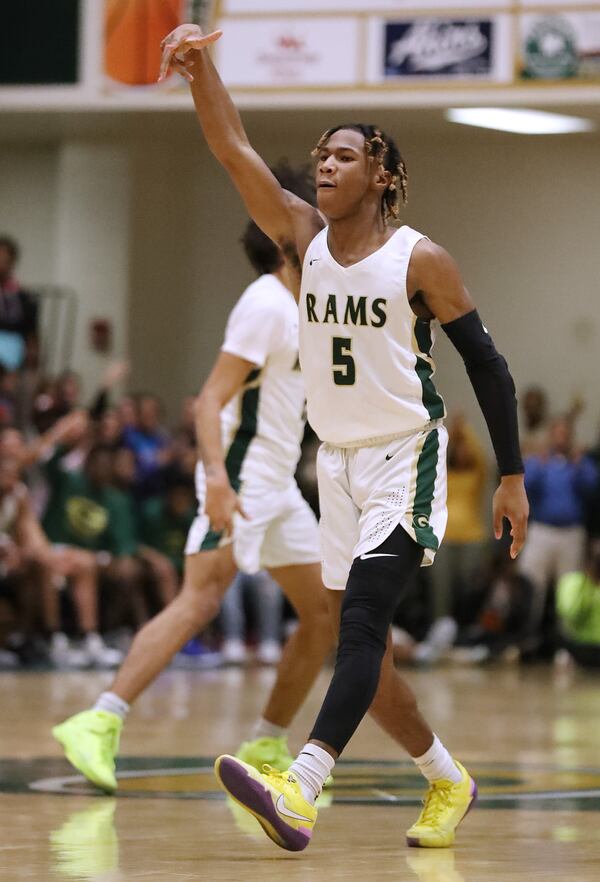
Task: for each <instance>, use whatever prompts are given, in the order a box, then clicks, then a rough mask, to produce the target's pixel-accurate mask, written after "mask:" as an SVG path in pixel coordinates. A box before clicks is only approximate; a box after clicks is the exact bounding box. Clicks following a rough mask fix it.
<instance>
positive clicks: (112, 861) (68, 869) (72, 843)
mask: <svg viewBox="0 0 600 882" xmlns="http://www.w3.org/2000/svg"><path fill="white" fill-rule="evenodd" d="M94 803H95V805H92V806H90V807H89V808H87V809H85V810H84V811H81V812H75V813H74V814H71V815H69V817H68V819H67V820H66V821H65V823H64V824H63V825H62V827H59V828H58V829H57V830H53V831H52V833H51V834H50V852H51V854H52V868H53V869H54V870H55V872H56V873H57V874H59V875H60V876H61V877H62V876H68V877H69V878H72V879H99V878H100V877H102V878H103V879H108V876H109V874H112V873H113V872H114V871H115V870H118V869H119V840H118V839H117V834H116V831H115V827H114V823H113V815H114V813H115V808H116V805H117V801H116V800H115V799H95V800H94Z"/></svg>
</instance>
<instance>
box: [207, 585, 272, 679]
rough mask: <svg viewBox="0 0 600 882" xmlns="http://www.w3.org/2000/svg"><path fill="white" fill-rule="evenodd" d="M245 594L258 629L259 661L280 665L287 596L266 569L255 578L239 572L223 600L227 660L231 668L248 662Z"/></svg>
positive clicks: (225, 660) (257, 658) (257, 649)
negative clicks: (285, 596) (284, 608)
mask: <svg viewBox="0 0 600 882" xmlns="http://www.w3.org/2000/svg"><path fill="white" fill-rule="evenodd" d="M244 595H246V596H247V597H248V599H249V601H250V605H251V609H252V613H253V618H254V624H255V628H256V660H257V661H258V662H259V663H260V664H263V665H277V664H279V660H280V659H281V629H282V621H283V594H282V593H281V588H280V587H279V585H278V584H277V582H275V580H274V579H272V578H271V576H270V575H269V574H268V573H267V572H266V570H262V571H261V572H260V573H256V574H254V575H251V576H250V575H247V574H246V573H238V574H237V575H236V576H235V578H234V580H233V582H232V583H231V585H230V587H229V588H228V590H227V592H226V594H225V596H224V598H223V603H222V605H221V616H220V621H221V629H222V632H223V646H222V647H221V653H222V656H223V661H224V662H225V663H226V664H230V665H239V664H245V663H246V662H247V661H248V650H247V648H246V638H247V627H246V613H245V608H244Z"/></svg>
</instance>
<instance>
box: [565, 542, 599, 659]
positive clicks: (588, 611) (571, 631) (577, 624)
mask: <svg viewBox="0 0 600 882" xmlns="http://www.w3.org/2000/svg"><path fill="white" fill-rule="evenodd" d="M556 612H557V616H558V627H559V631H560V636H561V642H562V645H563V647H564V648H565V649H566V650H567V652H569V653H570V655H571V656H572V658H574V659H575V661H576V662H577V663H578V664H580V665H582V666H583V667H592V668H600V539H594V541H593V542H592V543H591V545H590V549H589V553H588V560H587V565H586V567H585V569H584V570H581V571H579V572H574V573H565V575H563V576H562V577H561V578H560V579H559V582H558V585H557V588H556Z"/></svg>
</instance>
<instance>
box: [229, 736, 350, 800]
mask: <svg viewBox="0 0 600 882" xmlns="http://www.w3.org/2000/svg"><path fill="white" fill-rule="evenodd" d="M236 757H237V758H238V759H241V760H242V761H243V762H245V763H248V765H250V766H254V768H255V769H258V771H259V772H260V771H261V770H262V767H263V766H272V767H273V768H274V769H277V771H279V772H285V770H286V769H289V767H290V766H291V765H292V763H293V762H294V757H293V756H291V755H290V751H289V748H288V743H287V738H286V737H285V735H283V736H281V737H280V738H255V739H254V741H244V742H243V744H241V745H240V747H239V749H238V752H237V753H236ZM330 787H333V777H332V776H331V775H328V776H327V779H326V781H325V783H324V784H323V789H324V790H326V789H328V788H330Z"/></svg>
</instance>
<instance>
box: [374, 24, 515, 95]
mask: <svg viewBox="0 0 600 882" xmlns="http://www.w3.org/2000/svg"><path fill="white" fill-rule="evenodd" d="M511 77H512V51H511V31H510V17H509V16H507V15H491V16H483V15H480V16H477V17H470V16H469V17H466V16H465V17H458V16H452V17H443V18H442V17H435V18H429V17H428V16H420V17H418V18H407V19H402V20H391V19H374V20H372V22H371V26H370V33H369V71H368V78H369V81H370V82H371V83H381V82H391V81H399V80H413V81H414V80H419V81H421V82H427V81H429V80H432V81H433V80H434V81H440V80H451V81H454V80H483V81H491V82H508V81H509V80H510V79H511Z"/></svg>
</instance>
